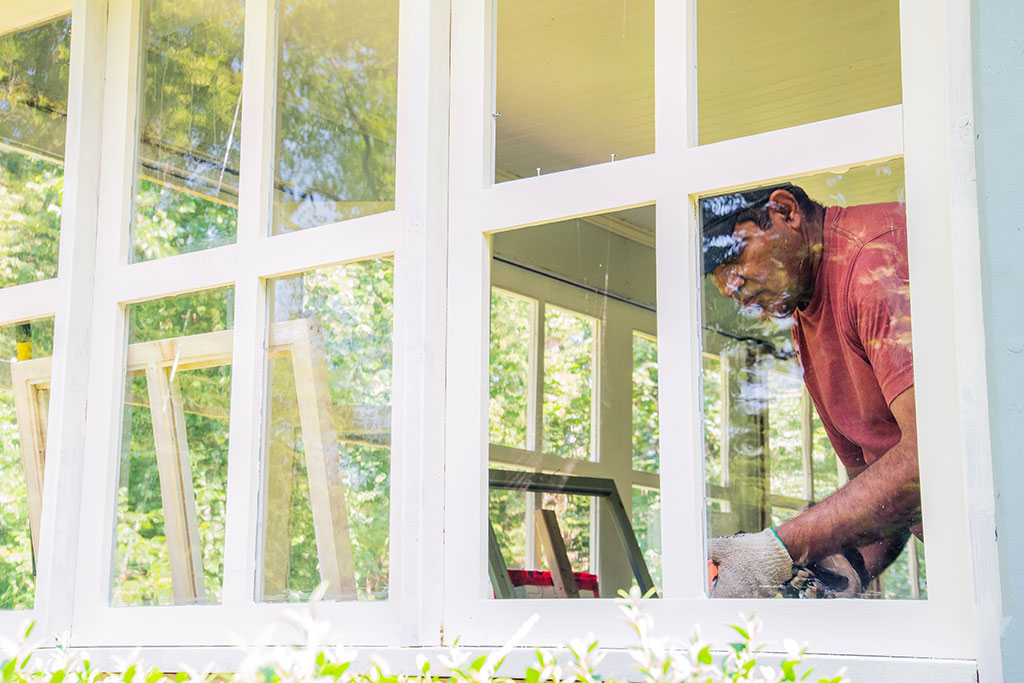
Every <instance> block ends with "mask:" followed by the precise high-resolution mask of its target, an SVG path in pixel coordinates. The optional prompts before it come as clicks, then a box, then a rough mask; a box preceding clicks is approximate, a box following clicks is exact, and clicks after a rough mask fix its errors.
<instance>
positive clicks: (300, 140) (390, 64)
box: [273, 0, 398, 234]
mask: <svg viewBox="0 0 1024 683" xmlns="http://www.w3.org/2000/svg"><path fill="white" fill-rule="evenodd" d="M278 42H279V53H278V54H279V60H278V61H279V66H278V74H277V112H278V113H277V116H278V119H277V120H278V124H277V133H276V135H277V138H276V145H275V149H276V159H275V167H274V173H275V175H274V216H273V233H274V234H278V233H282V232H289V231H292V230H301V229H303V228H312V227H316V226H318V225H326V224H328V223H335V222H337V221H343V220H347V219H350V218H357V217H359V216H366V215H369V214H374V213H380V212H382V211H390V210H391V209H393V208H394V206H395V124H396V121H397V110H396V105H397V101H398V87H397V84H398V0H284V1H283V2H281V3H280V6H279V20H278Z"/></svg>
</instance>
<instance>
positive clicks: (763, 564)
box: [708, 529, 793, 598]
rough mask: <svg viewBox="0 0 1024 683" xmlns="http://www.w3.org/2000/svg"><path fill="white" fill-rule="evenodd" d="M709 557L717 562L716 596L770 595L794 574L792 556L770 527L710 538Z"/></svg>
mask: <svg viewBox="0 0 1024 683" xmlns="http://www.w3.org/2000/svg"><path fill="white" fill-rule="evenodd" d="M708 559H709V560H711V561H712V562H714V563H715V564H717V565H718V581H717V583H716V584H715V586H714V588H712V589H711V597H713V598H768V597H773V596H775V595H776V594H777V593H778V591H779V588H781V587H782V584H784V583H785V582H786V581H789V580H790V578H792V576H793V559H792V558H791V557H790V556H789V552H788V551H787V550H786V547H785V546H784V545H782V542H781V541H780V540H779V538H778V536H776V535H775V532H774V531H773V530H771V529H765V530H764V531H762V532H761V533H758V534H736V535H735V536H722V537H719V538H712V539H711V540H710V541H708Z"/></svg>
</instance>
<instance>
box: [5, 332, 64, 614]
mask: <svg viewBox="0 0 1024 683" xmlns="http://www.w3.org/2000/svg"><path fill="white" fill-rule="evenodd" d="M51 355H53V319H52V318H51V319H45V320H33V321H31V322H26V323H20V324H17V325H10V326H7V327H0V610H12V609H31V608H32V607H33V605H34V603H35V573H36V569H35V568H36V562H35V558H36V557H37V556H38V547H39V534H40V527H39V521H40V516H41V514H42V505H43V469H44V464H45V455H46V423H47V416H48V414H49V402H50V356H51Z"/></svg>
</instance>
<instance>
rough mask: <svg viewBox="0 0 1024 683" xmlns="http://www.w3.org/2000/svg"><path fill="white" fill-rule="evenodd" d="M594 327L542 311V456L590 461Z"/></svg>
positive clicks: (580, 318)
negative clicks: (548, 455) (544, 454)
mask: <svg viewBox="0 0 1024 683" xmlns="http://www.w3.org/2000/svg"><path fill="white" fill-rule="evenodd" d="M594 334H595V323H594V321H593V320H590V319H589V318H585V317H583V316H581V315H576V314H574V313H570V312H569V311H565V310H562V309H559V308H556V307H554V306H547V307H545V309H544V452H545V453H551V454H552V455H559V456H562V457H568V458H579V459H582V460H588V459H590V457H591V452H592V450H591V448H592V444H591V436H590V424H591V411H592V408H593V405H592V401H593V391H594V387H593V382H594Z"/></svg>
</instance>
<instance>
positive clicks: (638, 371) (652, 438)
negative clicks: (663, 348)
mask: <svg viewBox="0 0 1024 683" xmlns="http://www.w3.org/2000/svg"><path fill="white" fill-rule="evenodd" d="M658 453H659V451H658V342H657V341H655V340H653V339H648V338H647V337H642V336H640V335H638V334H634V335H633V469H635V470H642V471H644V472H657V471H658V462H659V460H658V458H659V454H658Z"/></svg>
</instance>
